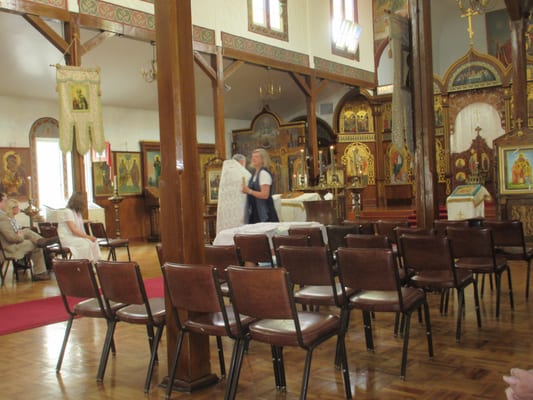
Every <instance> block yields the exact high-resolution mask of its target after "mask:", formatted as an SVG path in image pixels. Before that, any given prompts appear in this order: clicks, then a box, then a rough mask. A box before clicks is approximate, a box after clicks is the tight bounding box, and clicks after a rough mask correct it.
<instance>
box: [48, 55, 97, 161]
mask: <svg viewBox="0 0 533 400" xmlns="http://www.w3.org/2000/svg"><path fill="white" fill-rule="evenodd" d="M56 69H57V71H56V81H57V92H58V94H59V146H60V148H61V151H63V152H64V153H66V152H69V151H72V142H73V135H74V134H75V135H76V149H77V151H78V153H79V154H81V155H84V154H85V153H87V152H88V151H89V150H90V148H91V144H92V147H93V148H94V149H95V151H96V152H99V153H100V152H102V151H103V150H104V149H105V140H104V130H103V126H102V105H101V100H100V94H101V93H100V68H84V67H73V66H64V65H56Z"/></svg>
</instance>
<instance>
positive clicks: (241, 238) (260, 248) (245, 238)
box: [233, 233, 274, 267]
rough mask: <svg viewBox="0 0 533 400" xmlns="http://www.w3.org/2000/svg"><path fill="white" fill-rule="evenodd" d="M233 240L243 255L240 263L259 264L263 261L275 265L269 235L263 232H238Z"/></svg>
mask: <svg viewBox="0 0 533 400" xmlns="http://www.w3.org/2000/svg"><path fill="white" fill-rule="evenodd" d="M233 241H234V243H235V246H236V247H237V250H238V252H239V255H240V257H241V262H240V263H239V265H246V264H245V263H248V264H254V265H259V264H261V263H263V264H269V265H270V266H272V267H273V266H274V260H273V259H272V249H271V248H270V243H269V241H268V236H267V235H265V234H262V233H260V234H259V233H254V234H240V233H238V234H235V236H234V237H233Z"/></svg>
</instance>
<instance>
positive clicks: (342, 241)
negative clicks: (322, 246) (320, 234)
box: [326, 224, 360, 259]
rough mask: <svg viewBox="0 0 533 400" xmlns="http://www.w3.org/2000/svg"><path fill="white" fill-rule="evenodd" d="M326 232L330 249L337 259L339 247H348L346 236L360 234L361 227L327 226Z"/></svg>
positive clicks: (357, 225)
mask: <svg viewBox="0 0 533 400" xmlns="http://www.w3.org/2000/svg"><path fill="white" fill-rule="evenodd" d="M326 232H327V234H328V247H329V250H330V251H331V254H332V255H333V259H335V258H336V254H337V249H338V248H339V247H346V246H348V244H347V243H346V235H357V234H359V233H360V225H359V224H353V225H326Z"/></svg>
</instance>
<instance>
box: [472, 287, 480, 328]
mask: <svg viewBox="0 0 533 400" xmlns="http://www.w3.org/2000/svg"><path fill="white" fill-rule="evenodd" d="M472 285H473V286H474V303H475V307H476V319H477V327H478V328H481V308H480V306H479V294H478V290H477V281H476V280H475V279H474V282H473V283H472Z"/></svg>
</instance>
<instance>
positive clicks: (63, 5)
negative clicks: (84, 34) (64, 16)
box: [33, 0, 67, 10]
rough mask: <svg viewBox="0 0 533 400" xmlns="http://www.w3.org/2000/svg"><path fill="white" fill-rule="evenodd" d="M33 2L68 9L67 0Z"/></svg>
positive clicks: (39, 0)
mask: <svg viewBox="0 0 533 400" xmlns="http://www.w3.org/2000/svg"><path fill="white" fill-rule="evenodd" d="M33 3H39V4H45V5H47V6H51V7H57V8H62V9H64V10H66V9H67V0H33Z"/></svg>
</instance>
